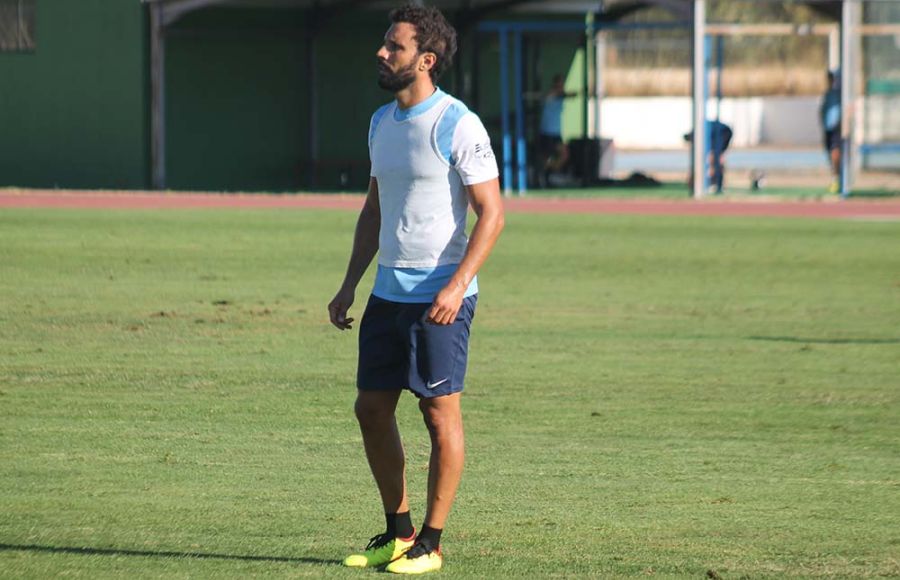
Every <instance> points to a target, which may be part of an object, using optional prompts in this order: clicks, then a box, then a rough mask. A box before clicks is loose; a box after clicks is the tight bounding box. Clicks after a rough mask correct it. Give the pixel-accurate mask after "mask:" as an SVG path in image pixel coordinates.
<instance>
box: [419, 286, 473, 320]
mask: <svg viewBox="0 0 900 580" xmlns="http://www.w3.org/2000/svg"><path fill="white" fill-rule="evenodd" d="M465 293H466V286H464V285H462V284H455V283H454V282H452V281H451V282H450V284H448V285H447V286H445V287H444V288H443V289H442V290H441V291H440V292H438V295H437V296H435V297H434V302H432V303H431V310H429V311H428V322H431V323H433V324H453V321H454V320H456V315H457V314H458V313H459V309H460V307H462V301H463V297H464V295H465Z"/></svg>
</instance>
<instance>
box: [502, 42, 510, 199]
mask: <svg viewBox="0 0 900 580" xmlns="http://www.w3.org/2000/svg"><path fill="white" fill-rule="evenodd" d="M506 36H507V33H506V28H501V29H500V33H499V40H500V126H501V128H502V131H503V195H507V196H508V195H511V194H512V179H513V171H512V137H511V136H510V134H509V55H508V54H507V47H506Z"/></svg>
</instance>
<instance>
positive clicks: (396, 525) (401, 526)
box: [384, 512, 416, 538]
mask: <svg viewBox="0 0 900 580" xmlns="http://www.w3.org/2000/svg"><path fill="white" fill-rule="evenodd" d="M384 519H385V521H386V522H387V532H386V533H387V535H388V536H393V537H395V538H408V537H410V536H412V535H413V534H414V533H415V532H416V530H415V528H413V525H412V519H411V518H410V517H409V512H402V513H397V514H384Z"/></svg>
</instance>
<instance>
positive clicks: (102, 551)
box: [0, 544, 341, 565]
mask: <svg viewBox="0 0 900 580" xmlns="http://www.w3.org/2000/svg"><path fill="white" fill-rule="evenodd" d="M0 551H10V552H46V553H48V554H77V555H86V556H97V555H100V556H141V557H148V558H196V559H201V560H243V561H247V562H287V563H297V564H335V565H337V564H340V563H341V561H340V560H326V559H324V558H307V557H296V558H289V557H285V556H244V555H239V554H210V553H203V552H170V551H157V550H123V549H117V548H73V547H70V546H39V545H34V544H31V545H17V544H0Z"/></svg>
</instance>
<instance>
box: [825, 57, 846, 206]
mask: <svg viewBox="0 0 900 580" xmlns="http://www.w3.org/2000/svg"><path fill="white" fill-rule="evenodd" d="M819 119H820V120H821V122H822V131H823V134H824V144H825V152H826V154H827V155H828V163H829V166H830V169H831V185H830V186H829V188H828V191H829V192H831V193H838V192H839V191H840V190H841V146H842V139H841V86H840V76H839V75H838V74H837V73H835V72H833V71H828V88H827V89H826V90H825V94H824V95H822V106H821V107H820V108H819Z"/></svg>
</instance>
